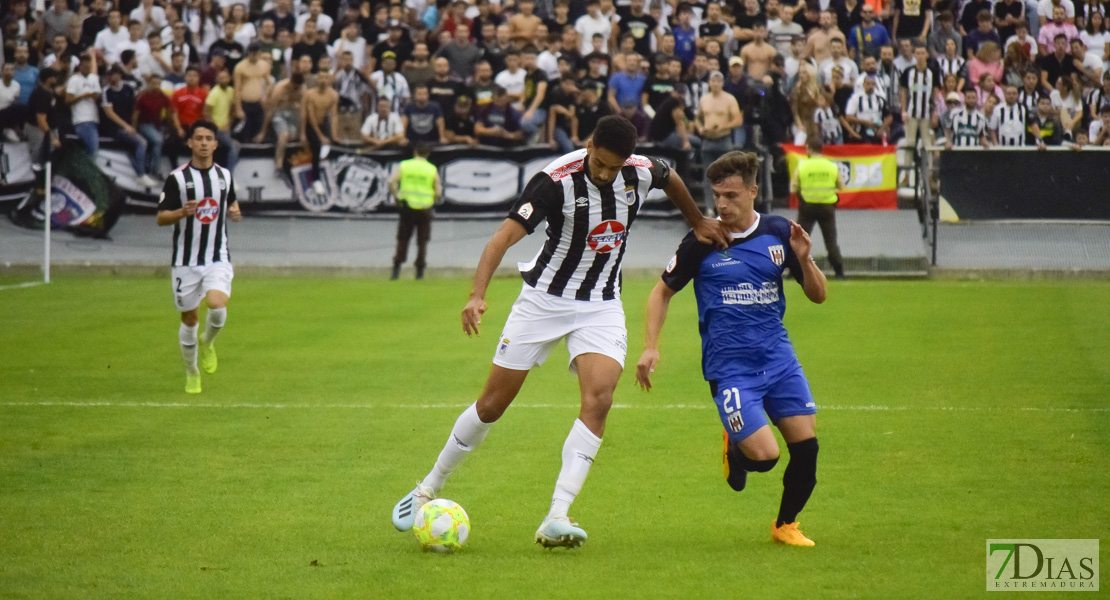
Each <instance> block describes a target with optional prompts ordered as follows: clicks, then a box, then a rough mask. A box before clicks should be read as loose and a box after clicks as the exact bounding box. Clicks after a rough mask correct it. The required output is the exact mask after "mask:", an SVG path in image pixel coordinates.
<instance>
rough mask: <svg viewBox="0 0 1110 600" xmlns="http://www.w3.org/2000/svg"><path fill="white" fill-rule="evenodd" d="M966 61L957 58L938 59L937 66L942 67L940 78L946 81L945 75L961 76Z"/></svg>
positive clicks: (942, 57)
mask: <svg viewBox="0 0 1110 600" xmlns="http://www.w3.org/2000/svg"><path fill="white" fill-rule="evenodd" d="M966 62H967V61H965V60H964V59H963V58H961V57H959V56H957V57H955V58H947V57H944V56H941V57H939V58H937V66H938V67H940V78H941V80H943V79H944V76H945V75H955V76H956V77H960V76H961V71H962V70H963V68H964V64H965V63H966Z"/></svg>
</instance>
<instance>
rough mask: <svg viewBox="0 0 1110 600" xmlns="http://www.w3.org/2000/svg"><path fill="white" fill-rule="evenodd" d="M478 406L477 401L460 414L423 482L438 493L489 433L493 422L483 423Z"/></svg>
mask: <svg viewBox="0 0 1110 600" xmlns="http://www.w3.org/2000/svg"><path fill="white" fill-rule="evenodd" d="M476 407H477V403H474V404H471V405H470V406H469V407H468V408H467V409H466V410H464V411H463V413H462V414H461V415H459V418H458V420H457V421H455V427H454V428H452V429H451V436H450V437H448V438H447V443H446V444H445V445H444V446H443V450H441V451H440V453H439V458H437V459H436V464H435V466H434V467H432V471H431V473H428V476H427V477H425V478H424V481H422V482H421V483H423V484H424V485H426V486H428V487H430V488H432V491H434V492H435V493H437V494H438V493H439V490H440V489H442V488H443V484H444V483H446V482H447V478H448V477H450V476H451V473H452V472H454V470H455V468H456V467H458V466H459V464H460V463H462V461H463V459H464V458H466V455H467V454H470V453H471V452H472V451H473V450H474V449H475V448H477V447H478V446H479V445H480V444H481V443H482V440H484V439H486V434H487V433H489V428H490V425H492V423H483V422H482V420H481V419H479V418H478V409H477V408H476Z"/></svg>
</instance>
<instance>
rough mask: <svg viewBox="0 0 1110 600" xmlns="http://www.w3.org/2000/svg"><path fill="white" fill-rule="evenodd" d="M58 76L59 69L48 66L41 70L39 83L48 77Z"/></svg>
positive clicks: (44, 81)
mask: <svg viewBox="0 0 1110 600" xmlns="http://www.w3.org/2000/svg"><path fill="white" fill-rule="evenodd" d="M5 64H7V63H5ZM12 64H15V63H12ZM57 76H58V72H57V71H55V70H54V69H51V68H50V67H46V68H45V69H43V70H41V71H39V83H46V80H47V79H50V78H51V77H57Z"/></svg>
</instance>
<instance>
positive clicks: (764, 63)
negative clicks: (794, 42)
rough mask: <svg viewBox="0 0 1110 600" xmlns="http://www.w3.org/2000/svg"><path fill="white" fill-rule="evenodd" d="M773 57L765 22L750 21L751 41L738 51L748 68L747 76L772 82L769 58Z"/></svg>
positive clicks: (773, 52)
mask: <svg viewBox="0 0 1110 600" xmlns="http://www.w3.org/2000/svg"><path fill="white" fill-rule="evenodd" d="M774 57H775V47H774V46H772V45H771V44H768V43H767V22H766V21H763V20H761V19H760V20H756V21H755V23H752V41H751V42H749V43H748V44H747V45H746V46H744V49H743V50H741V51H740V58H741V59H743V61H744V65H745V66H746V67H747V69H748V77H751V78H752V79H755V80H761V81H763V82H764V83H772V80H771V76H770V74H769V73H770V71H771V59H772V58H774Z"/></svg>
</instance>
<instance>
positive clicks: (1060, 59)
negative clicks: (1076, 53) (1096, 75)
mask: <svg viewBox="0 0 1110 600" xmlns="http://www.w3.org/2000/svg"><path fill="white" fill-rule="evenodd" d="M1052 50H1053V52H1052V54H1046V55H1044V56H1041V57H1040V58H1038V59H1037V62H1038V63H1040V67H1041V85H1042V86H1043V87H1044V88H1045V93H1049V92H1051V91H1052V90H1054V89H1056V80H1057V79H1059V78H1060V76H1061V75H1064V76H1068V77H1070V76H1071V75H1072V74H1074V73H1078V72H1079V71H1078V70H1077V69H1076V68H1075V63H1074V62H1072V57H1071V55H1070V54H1068V36H1066V35H1064V34H1062V33H1059V34H1057V35H1056V37H1055V38H1053V40H1052Z"/></svg>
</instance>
